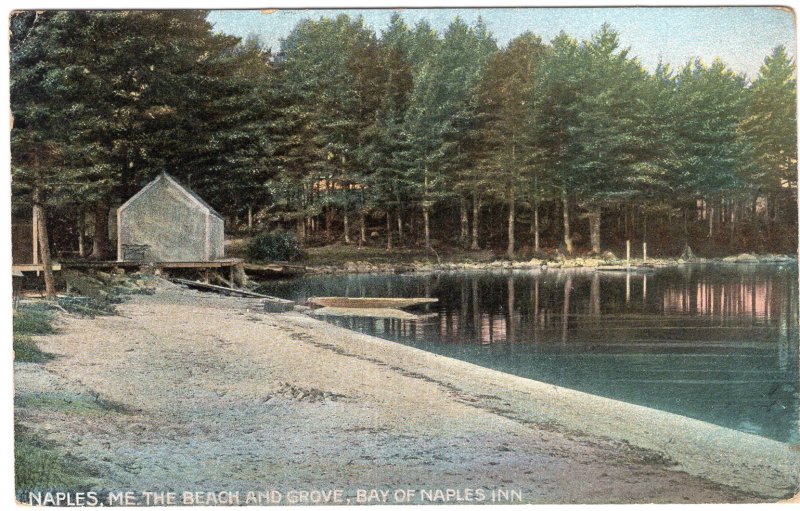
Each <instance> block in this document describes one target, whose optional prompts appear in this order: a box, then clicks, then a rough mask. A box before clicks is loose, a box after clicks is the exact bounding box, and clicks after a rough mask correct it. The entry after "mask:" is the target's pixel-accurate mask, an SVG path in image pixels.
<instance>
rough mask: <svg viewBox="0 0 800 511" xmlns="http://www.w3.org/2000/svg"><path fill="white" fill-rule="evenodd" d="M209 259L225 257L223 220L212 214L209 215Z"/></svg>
mask: <svg viewBox="0 0 800 511" xmlns="http://www.w3.org/2000/svg"><path fill="white" fill-rule="evenodd" d="M210 235H211V247H210V248H211V254H210V258H211V259H222V258H223V257H225V222H224V221H223V220H222V219H221V218H219V217H216V216H214V215H211V233H210Z"/></svg>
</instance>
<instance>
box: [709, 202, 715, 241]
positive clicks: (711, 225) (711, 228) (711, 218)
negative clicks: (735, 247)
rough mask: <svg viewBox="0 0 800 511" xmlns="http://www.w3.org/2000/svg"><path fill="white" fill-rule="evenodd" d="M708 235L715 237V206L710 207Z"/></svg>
mask: <svg viewBox="0 0 800 511" xmlns="http://www.w3.org/2000/svg"><path fill="white" fill-rule="evenodd" d="M708 237H709V238H710V239H713V238H714V208H713V207H709V208H708Z"/></svg>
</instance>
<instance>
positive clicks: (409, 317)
mask: <svg viewBox="0 0 800 511" xmlns="http://www.w3.org/2000/svg"><path fill="white" fill-rule="evenodd" d="M311 314H313V315H315V316H339V317H362V318H363V317H365V318H384V319H402V320H406V321H424V320H426V319H430V318H432V317H436V316H437V314H413V313H411V312H407V311H403V310H400V309H389V308H367V307H323V308H321V309H315V310H313V311H312V312H311Z"/></svg>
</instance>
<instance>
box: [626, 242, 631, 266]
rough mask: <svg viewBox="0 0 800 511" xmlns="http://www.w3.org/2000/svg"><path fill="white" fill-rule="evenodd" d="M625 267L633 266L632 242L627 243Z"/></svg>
mask: <svg viewBox="0 0 800 511" xmlns="http://www.w3.org/2000/svg"><path fill="white" fill-rule="evenodd" d="M625 265H626V266H630V265H631V240H627V241H625Z"/></svg>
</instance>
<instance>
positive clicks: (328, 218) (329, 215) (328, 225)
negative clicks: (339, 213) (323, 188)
mask: <svg viewBox="0 0 800 511" xmlns="http://www.w3.org/2000/svg"><path fill="white" fill-rule="evenodd" d="M332 226H333V208H332V207H331V206H326V207H325V239H326V240H327V241H328V243H330V242H331V241H332V240H333V233H332V230H331V229H332Z"/></svg>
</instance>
